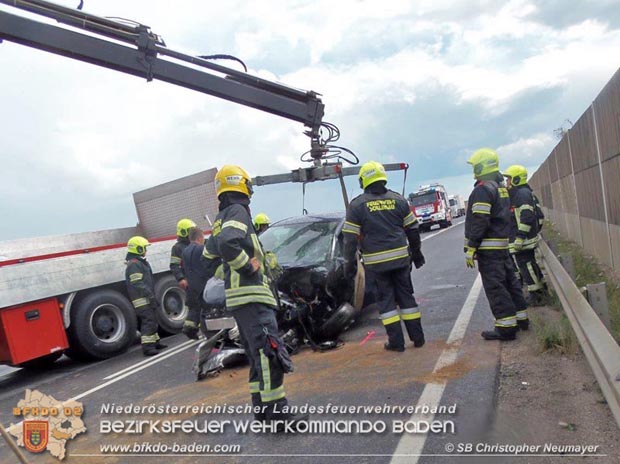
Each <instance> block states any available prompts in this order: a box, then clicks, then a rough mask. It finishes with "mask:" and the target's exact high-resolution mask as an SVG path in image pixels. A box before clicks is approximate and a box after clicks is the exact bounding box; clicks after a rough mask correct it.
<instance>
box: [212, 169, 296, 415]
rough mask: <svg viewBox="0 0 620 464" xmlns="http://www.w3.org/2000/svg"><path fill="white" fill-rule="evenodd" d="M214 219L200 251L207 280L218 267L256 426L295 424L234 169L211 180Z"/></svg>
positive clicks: (271, 300)
mask: <svg viewBox="0 0 620 464" xmlns="http://www.w3.org/2000/svg"><path fill="white" fill-rule="evenodd" d="M215 190H216V193H217V197H218V200H219V213H218V215H217V217H216V218H215V222H214V223H213V232H212V235H211V237H210V238H209V240H208V241H207V243H206V245H205V250H204V253H203V258H204V259H205V261H206V263H207V271H208V272H207V277H211V276H212V275H214V274H215V272H216V269H217V267H218V266H219V265H220V263H223V267H224V275H225V277H224V282H225V293H226V309H227V310H229V311H230V312H231V313H232V315H233V316H234V318H235V321H236V322H237V326H238V328H239V331H240V332H241V336H242V339H243V341H244V346H245V350H246V354H247V356H248V358H249V360H250V378H249V387H250V393H251V397H252V404H253V406H254V407H255V409H254V410H255V414H254V417H255V419H256V420H263V421H264V420H283V421H293V422H296V421H299V420H303V419H306V418H307V415H306V416H298V415H294V414H290V413H285V412H283V410H285V409H286V408H284V407H285V406H286V405H287V399H286V394H285V391H284V373H285V372H290V371H291V370H292V364H290V358H288V353H287V352H286V348H285V347H284V344H283V343H282V340H281V339H280V337H279V336H278V325H277V322H276V317H275V311H274V309H275V308H276V299H275V297H274V294H273V292H272V290H271V288H270V286H269V280H268V279H267V277H266V274H265V263H264V256H265V253H264V251H263V249H262V247H261V244H260V242H259V240H258V237H257V236H256V231H255V230H254V225H253V224H252V218H251V216H250V209H249V205H250V197H251V196H252V193H253V190H252V181H251V178H250V176H249V175H248V173H247V172H246V171H245V170H243V169H242V168H240V167H239V166H231V165H227V166H222V168H221V169H220V170H219V171H218V173H217V175H216V176H215Z"/></svg>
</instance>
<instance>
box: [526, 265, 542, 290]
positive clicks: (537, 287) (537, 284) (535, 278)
mask: <svg viewBox="0 0 620 464" xmlns="http://www.w3.org/2000/svg"><path fill="white" fill-rule="evenodd" d="M527 272H528V273H529V274H530V277H531V278H532V281H534V283H533V284H531V285H528V286H527V290H528V291H530V292H535V291H536V290H541V289H542V288H543V284H542V282H541V281H540V279H539V278H538V276H537V275H536V272H534V266H532V263H531V262H528V263H527Z"/></svg>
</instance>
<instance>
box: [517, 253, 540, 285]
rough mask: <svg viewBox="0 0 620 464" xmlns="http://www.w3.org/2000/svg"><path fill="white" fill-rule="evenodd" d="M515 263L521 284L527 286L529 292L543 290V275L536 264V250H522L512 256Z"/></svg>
mask: <svg viewBox="0 0 620 464" xmlns="http://www.w3.org/2000/svg"><path fill="white" fill-rule="evenodd" d="M514 259H515V262H516V263H517V266H518V267H519V273H520V274H521V278H522V279H523V284H524V285H527V290H528V291H529V292H537V291H539V290H542V289H543V288H544V285H545V284H544V282H545V280H544V277H543V273H542V271H541V270H540V267H539V266H538V263H537V262H536V250H523V251H519V252H518V253H515V254H514Z"/></svg>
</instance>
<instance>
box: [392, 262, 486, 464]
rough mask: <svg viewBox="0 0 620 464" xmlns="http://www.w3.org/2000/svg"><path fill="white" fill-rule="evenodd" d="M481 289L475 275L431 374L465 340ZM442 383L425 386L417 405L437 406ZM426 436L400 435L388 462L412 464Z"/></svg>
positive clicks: (417, 417)
mask: <svg viewBox="0 0 620 464" xmlns="http://www.w3.org/2000/svg"><path fill="white" fill-rule="evenodd" d="M481 288H482V279H481V278H480V274H478V277H476V280H475V281H474V284H473V285H472V287H471V290H470V291H469V295H467V299H466V300H465V303H464V304H463V307H462V308H461V312H460V313H459V316H458V317H457V319H456V322H455V323H454V326H453V327H452V331H451V332H450V336H449V337H448V341H447V344H448V346H449V347H448V348H446V349H445V350H443V352H442V353H441V355H440V356H439V359H438V360H437V363H436V364H435V368H434V369H433V373H436V372H437V371H439V370H440V369H442V368H444V367H446V366H449V365H450V364H453V363H454V361H456V357H457V355H458V353H459V349H460V348H461V344H462V343H463V338H465V332H466V330H467V326H468V325H469V321H470V320H471V316H472V314H473V311H474V307H475V306H476V302H477V301H478V296H479V295H480V290H481ZM446 383H447V381H441V382H438V383H428V384H426V386H425V387H424V391H422V395H421V396H420V399H419V400H418V403H417V404H418V405H420V406H422V405H423V406H428V407H429V408H430V409H431V410H433V409H434V408H436V407H437V406H439V402H440V401H441V397H442V396H443V392H444V390H445V388H446ZM434 417H435V414H414V415H412V416H411V417H410V418H409V420H410V421H420V420H424V421H429V422H430V421H432V420H433V419H434ZM427 436H428V435H427V434H419V435H414V434H403V436H402V438H401V439H400V441H399V442H398V446H397V447H396V450H395V451H394V454H393V456H392V460H391V461H390V463H394V464H395V463H403V462H406V463H407V464H416V463H417V462H418V459H419V458H420V455H421V454H422V451H423V450H424V444H425V443H426V438H427Z"/></svg>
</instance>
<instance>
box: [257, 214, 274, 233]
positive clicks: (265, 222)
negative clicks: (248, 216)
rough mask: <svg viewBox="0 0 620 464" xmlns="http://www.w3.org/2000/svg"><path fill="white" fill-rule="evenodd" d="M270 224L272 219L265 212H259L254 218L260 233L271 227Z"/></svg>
mask: <svg viewBox="0 0 620 464" xmlns="http://www.w3.org/2000/svg"><path fill="white" fill-rule="evenodd" d="M270 225H271V221H270V220H269V216H267V215H266V214H265V213H258V214H257V215H256V217H255V218H254V229H256V233H257V234H258V235H260V234H262V233H263V232H265V231H266V230H267V229H269V226H270Z"/></svg>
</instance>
